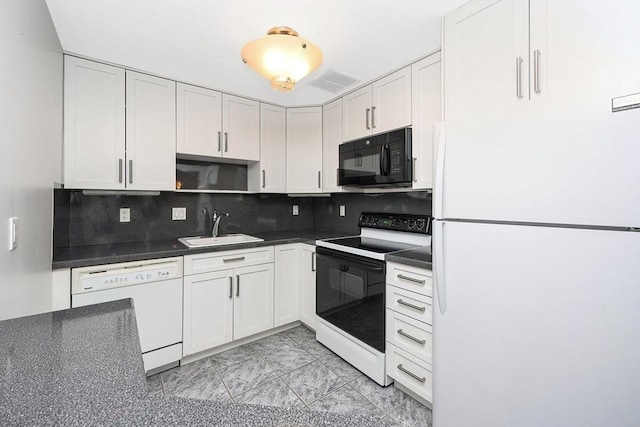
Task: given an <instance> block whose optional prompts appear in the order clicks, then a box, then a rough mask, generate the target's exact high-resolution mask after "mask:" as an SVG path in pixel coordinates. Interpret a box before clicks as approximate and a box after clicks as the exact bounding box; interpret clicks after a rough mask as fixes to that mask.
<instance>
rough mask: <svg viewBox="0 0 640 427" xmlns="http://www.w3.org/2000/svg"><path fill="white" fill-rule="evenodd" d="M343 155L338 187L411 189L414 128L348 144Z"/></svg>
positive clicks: (344, 147) (342, 148)
mask: <svg viewBox="0 0 640 427" xmlns="http://www.w3.org/2000/svg"><path fill="white" fill-rule="evenodd" d="M339 152H340V154H339V155H340V160H339V167H338V185H352V186H376V187H382V186H409V185H411V179H412V176H413V174H412V169H411V167H412V164H413V161H412V157H411V128H404V129H398V130H394V131H391V132H388V133H383V134H380V135H374V136H371V137H368V138H363V139H359V140H355V141H350V142H345V143H344V144H340V147H339Z"/></svg>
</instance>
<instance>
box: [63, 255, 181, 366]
mask: <svg viewBox="0 0 640 427" xmlns="http://www.w3.org/2000/svg"><path fill="white" fill-rule="evenodd" d="M182 273H183V268H182V257H175V258H163V259H155V260H149V261H137V262H127V263H119V264H108V265H98V266H93V267H82V268H74V269H72V271H71V306H72V307H82V306H86V305H91V304H98V303H101V302H107V301H115V300H119V299H125V298H133V305H134V309H135V314H136V321H137V325H138V334H139V335H140V347H141V349H142V359H143V361H144V370H145V371H146V372H147V373H149V372H150V371H156V370H158V369H157V368H160V367H165V366H167V365H172V364H173V365H176V364H177V363H176V362H178V361H179V360H180V358H181V357H182Z"/></svg>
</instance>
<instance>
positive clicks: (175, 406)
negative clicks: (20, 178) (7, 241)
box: [0, 299, 385, 427]
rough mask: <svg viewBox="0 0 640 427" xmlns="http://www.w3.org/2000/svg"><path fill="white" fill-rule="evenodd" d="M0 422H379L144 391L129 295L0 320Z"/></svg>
mask: <svg viewBox="0 0 640 427" xmlns="http://www.w3.org/2000/svg"><path fill="white" fill-rule="evenodd" d="M0 424H2V425H3V426H7V425H9V426H18V425H20V426H23V425H135V426H142V425H209V426H211V425H226V426H229V425H231V426H338V425H339V426H354V427H355V426H384V425H385V423H384V422H383V421H380V420H377V419H374V418H370V417H366V416H345V415H338V414H332V413H327V412H313V411H308V410H293V409H285V408H275V407H267V406H257V405H245V404H235V403H225V402H216V401H203V400H192V399H183V398H175V397H174V398H172V397H151V396H147V390H146V381H145V374H144V368H143V364H142V356H141V354H140V343H139V339H138V330H137V326H136V320H135V311H134V308H133V303H132V301H131V300H130V299H127V300H119V301H114V302H109V303H103V304H97V305H92V306H87V307H81V308H73V309H68V310H61V311H56V312H52V313H44V314H39V315H34V316H28V317H23V318H19V319H11V320H5V321H2V322H0Z"/></svg>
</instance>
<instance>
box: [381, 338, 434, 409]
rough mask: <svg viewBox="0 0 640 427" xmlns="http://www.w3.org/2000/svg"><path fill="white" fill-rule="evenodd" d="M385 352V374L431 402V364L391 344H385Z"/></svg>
mask: <svg viewBox="0 0 640 427" xmlns="http://www.w3.org/2000/svg"><path fill="white" fill-rule="evenodd" d="M386 354H387V362H386V365H387V375H389V376H390V377H391V378H393V379H394V380H395V381H396V382H397V383H400V384H402V385H403V386H405V387H406V388H408V389H409V390H411V391H413V392H414V393H416V394H417V395H418V396H420V397H422V398H423V399H425V400H427V401H428V402H429V403H432V402H433V372H432V369H433V368H432V366H431V365H430V364H428V363H426V362H425V361H423V360H420V359H418V358H416V357H415V356H412V355H411V354H410V353H407V352H406V351H404V350H402V349H400V348H398V347H396V346H394V345H393V344H387V351H386Z"/></svg>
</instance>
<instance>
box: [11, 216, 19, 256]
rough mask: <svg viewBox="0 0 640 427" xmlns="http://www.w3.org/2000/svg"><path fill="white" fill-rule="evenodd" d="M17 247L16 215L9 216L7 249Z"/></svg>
mask: <svg viewBox="0 0 640 427" xmlns="http://www.w3.org/2000/svg"><path fill="white" fill-rule="evenodd" d="M17 247H18V217H17V216H14V217H11V218H9V250H10V251H12V250H14V249H15V248H17Z"/></svg>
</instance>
